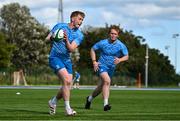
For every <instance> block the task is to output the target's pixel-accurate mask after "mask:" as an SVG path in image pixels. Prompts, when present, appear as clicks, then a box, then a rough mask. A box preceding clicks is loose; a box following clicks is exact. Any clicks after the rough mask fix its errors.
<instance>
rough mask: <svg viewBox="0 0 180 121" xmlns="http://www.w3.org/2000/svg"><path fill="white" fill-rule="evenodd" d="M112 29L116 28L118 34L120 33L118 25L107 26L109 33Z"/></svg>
mask: <svg viewBox="0 0 180 121" xmlns="http://www.w3.org/2000/svg"><path fill="white" fill-rule="evenodd" d="M112 29H114V30H116V31H117V32H118V34H120V32H121V30H120V28H119V26H117V25H111V26H110V28H109V33H110V32H111V30H112Z"/></svg>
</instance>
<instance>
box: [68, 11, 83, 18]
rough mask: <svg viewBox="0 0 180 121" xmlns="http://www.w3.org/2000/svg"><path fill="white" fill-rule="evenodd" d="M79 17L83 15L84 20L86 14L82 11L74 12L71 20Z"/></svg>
mask: <svg viewBox="0 0 180 121" xmlns="http://www.w3.org/2000/svg"><path fill="white" fill-rule="evenodd" d="M78 15H81V16H82V17H83V18H84V17H85V14H84V13H83V12H82V11H73V12H72V13H71V16H70V18H72V17H75V16H78Z"/></svg>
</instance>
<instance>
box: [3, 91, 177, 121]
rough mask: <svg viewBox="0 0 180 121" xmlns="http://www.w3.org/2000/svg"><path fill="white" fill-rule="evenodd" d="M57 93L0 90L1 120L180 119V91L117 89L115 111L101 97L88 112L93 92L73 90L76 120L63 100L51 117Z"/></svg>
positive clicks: (73, 106)
mask: <svg viewBox="0 0 180 121" xmlns="http://www.w3.org/2000/svg"><path fill="white" fill-rule="evenodd" d="M17 92H20V93H21V94H19V95H17V94H16V93H17ZM56 92H57V90H47V89H44V90H43V89H0V120H89V121H93V120H108V121H110V120H180V91H150V90H146V91H140V90H137V91H134V90H133V91H127V90H119V91H118V90H113V91H111V95H110V100H109V102H110V103H111V106H112V109H111V110H110V111H108V112H104V111H103V100H102V96H101V95H99V97H97V98H95V99H94V100H93V103H92V105H91V106H92V108H91V109H90V110H85V109H84V104H85V99H86V97H87V96H88V95H89V94H90V93H91V92H92V90H72V97H71V106H72V108H73V109H75V110H76V111H77V115H76V116H74V117H72V116H65V115H64V104H63V101H62V100H60V101H59V103H58V107H57V114H56V115H53V116H50V115H49V114H48V110H49V108H48V104H47V102H48V100H49V99H50V98H51V97H52V96H53V95H55V94H56Z"/></svg>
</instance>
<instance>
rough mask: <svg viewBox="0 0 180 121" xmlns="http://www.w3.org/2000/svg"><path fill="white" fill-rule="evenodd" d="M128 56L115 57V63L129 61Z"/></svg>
mask: <svg viewBox="0 0 180 121" xmlns="http://www.w3.org/2000/svg"><path fill="white" fill-rule="evenodd" d="M128 58H129V56H128V55H126V56H123V57H121V58H118V57H115V59H114V64H116V65H117V64H119V63H120V62H123V61H127V60H128Z"/></svg>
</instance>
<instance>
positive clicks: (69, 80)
mask: <svg viewBox="0 0 180 121" xmlns="http://www.w3.org/2000/svg"><path fill="white" fill-rule="evenodd" d="M64 85H71V78H69V77H66V78H65V80H64Z"/></svg>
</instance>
